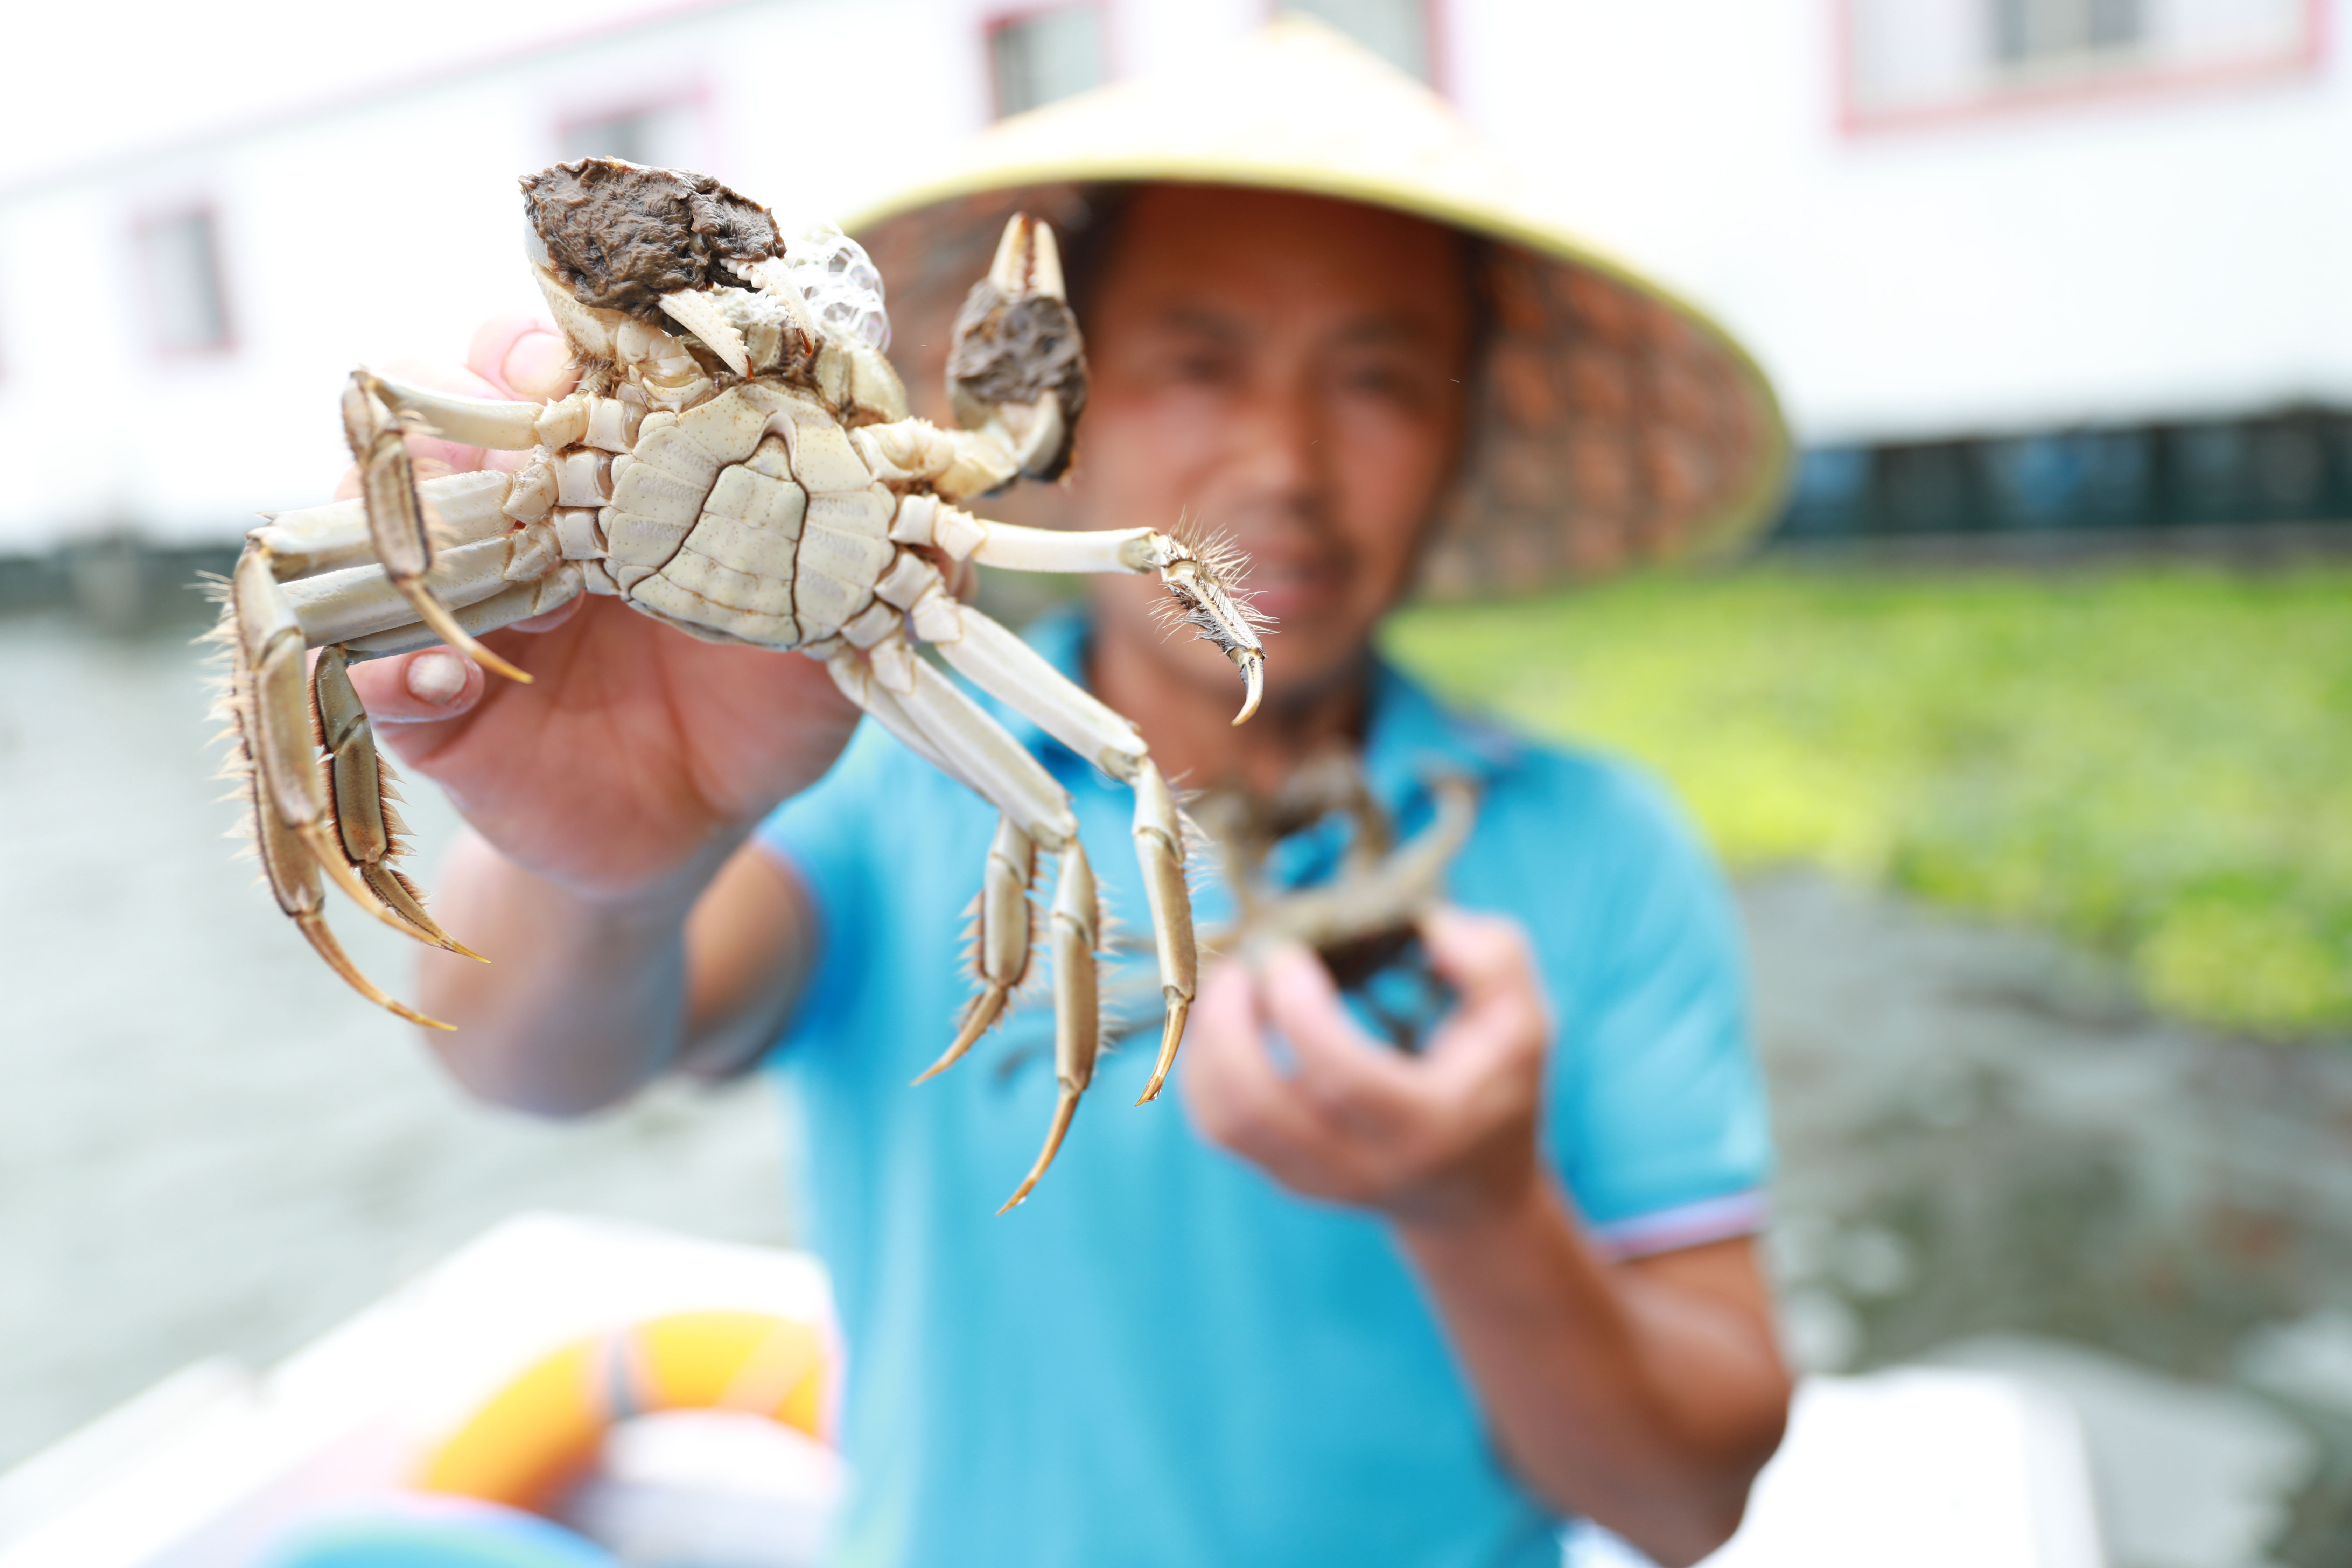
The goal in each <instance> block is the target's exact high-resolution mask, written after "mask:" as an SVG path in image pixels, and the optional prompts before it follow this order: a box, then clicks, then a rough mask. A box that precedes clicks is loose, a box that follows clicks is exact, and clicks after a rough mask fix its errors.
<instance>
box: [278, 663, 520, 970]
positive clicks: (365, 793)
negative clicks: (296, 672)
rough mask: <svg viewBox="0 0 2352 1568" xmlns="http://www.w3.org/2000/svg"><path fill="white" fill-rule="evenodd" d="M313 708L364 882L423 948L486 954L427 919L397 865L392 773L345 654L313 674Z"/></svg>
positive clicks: (345, 835)
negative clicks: (388, 786) (389, 786)
mask: <svg viewBox="0 0 2352 1568" xmlns="http://www.w3.org/2000/svg"><path fill="white" fill-rule="evenodd" d="M310 701H311V706H312V707H313V709H314V710H316V712H317V715H318V723H319V738H320V740H321V741H322V742H325V744H326V747H327V781H328V785H329V790H330V804H331V806H332V807H333V811H334V817H335V827H336V830H337V832H338V834H339V835H340V837H341V844H342V850H343V854H344V855H345V857H346V858H348V859H349V861H350V863H351V865H352V868H354V869H356V870H357V871H358V872H359V875H360V879H361V880H362V881H363V882H365V883H366V884H367V885H368V887H369V888H370V889H372V890H373V892H374V893H375V896H376V898H377V899H378V900H380V901H381V902H382V903H383V906H384V908H386V909H387V910H391V911H392V913H393V915H394V917H395V919H396V920H397V921H398V922H399V923H400V924H401V925H402V926H404V928H406V930H407V931H408V934H409V935H411V936H413V937H415V938H416V939H417V940H418V941H420V942H431V943H432V944H433V945H434V946H436V947H440V948H446V949H447V950H448V951H449V952H462V953H464V954H465V955H466V956H467V957H468V958H479V957H480V956H481V954H479V953H478V952H474V951H473V950H472V949H470V948H468V947H467V946H466V945H465V944H464V943H462V942H457V941H455V940H454V939H452V938H451V937H450V935H449V933H448V932H446V931H443V930H442V929H441V928H440V926H438V925H437V924H436V923H435V922H434V920H433V917H432V916H430V915H428V914H426V913H425V905H424V901H423V899H422V897H421V896H420V895H419V893H418V892H417V890H416V884H415V883H414V882H411V881H410V880H409V879H407V878H406V877H404V876H403V875H401V874H400V872H399V871H398V870H397V869H396V868H394V866H393V864H392V860H393V858H394V856H396V855H397V854H399V852H400V848H401V842H400V826H401V825H400V818H399V817H398V816H396V815H395V814H394V812H393V809H392V803H391V801H390V800H389V799H387V798H386V796H385V795H384V782H385V778H386V775H387V773H388V772H389V770H387V769H386V768H385V766H384V764H383V758H382V757H381V756H379V755H378V754H377V752H376V749H375V732H374V730H373V727H372V726H371V725H370V724H369V723H368V716H367V710H366V709H365V708H364V707H362V705H361V703H360V697H359V693H358V692H357V691H355V690H353V689H352V678H351V672H350V670H349V668H347V661H346V659H345V658H344V654H343V650H342V648H341V647H330V648H328V649H326V650H325V651H324V652H322V653H320V655H319V659H318V663H317V664H316V665H315V666H313V667H312V669H311V673H310Z"/></svg>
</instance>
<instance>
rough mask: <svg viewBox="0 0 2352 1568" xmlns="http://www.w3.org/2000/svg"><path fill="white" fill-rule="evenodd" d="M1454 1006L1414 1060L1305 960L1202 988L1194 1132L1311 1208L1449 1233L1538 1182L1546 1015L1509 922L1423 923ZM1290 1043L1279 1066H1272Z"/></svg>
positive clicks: (1188, 1075)
mask: <svg viewBox="0 0 2352 1568" xmlns="http://www.w3.org/2000/svg"><path fill="white" fill-rule="evenodd" d="M1422 929H1423V941H1425V942H1427V943H1428V946H1429V952H1430V956H1431V958H1432V960H1433V962H1434V964H1435V967H1436V969H1437V972H1438V973H1439V974H1441V975H1442V976H1444V979H1445V980H1446V981H1447V982H1448V983H1450V984H1452V985H1453V986H1454V989H1455V991H1456V992H1458V993H1459V994H1460V997H1461V1001H1460V1004H1459V1005H1458V1006H1457V1007H1456V1008H1455V1010H1454V1012H1453V1013H1452V1014H1451V1015H1449V1016H1447V1018H1446V1019H1445V1021H1444V1023H1443V1024H1441V1025H1440V1026H1438V1029H1437V1031H1436V1033H1435V1035H1434V1036H1433V1037H1432V1038H1431V1040H1430V1042H1429V1047H1428V1049H1427V1050H1426V1051H1425V1052H1424V1053H1423V1054H1422V1055H1421V1056H1419V1057H1408V1056H1404V1055H1401V1054H1400V1053H1398V1052H1397V1051H1396V1050H1394V1049H1392V1048H1391V1047H1388V1046H1386V1045H1384V1044H1382V1043H1381V1042H1379V1041H1377V1040H1375V1039H1373V1038H1372V1037H1370V1036H1369V1035H1367V1034H1366V1033H1365V1032H1364V1031H1363V1030H1362V1029H1360V1028H1359V1027H1358V1026H1357V1025H1356V1023H1355V1021H1354V1020H1353V1019H1352V1018H1350V1017H1349V1016H1348V1014H1347V1012H1346V1011H1345V1010H1344V1009H1343V1008H1342V1007H1341V1005H1340V1003H1339V994H1338V992H1337V991H1336V990H1335V989H1334V988H1333V986H1332V984H1331V977H1330V976H1329V974H1328V973H1326V972H1325V971H1324V968H1323V966H1322V965H1321V964H1320V963H1318V962H1316V960H1315V958H1314V956H1313V955H1312V954H1310V953H1308V952H1307V951H1306V950H1305V949H1303V948H1298V947H1289V948H1285V949H1280V950H1277V951H1276V952H1275V953H1274V954H1273V956H1272V957H1271V958H1269V959H1268V960H1267V961H1266V963H1265V966H1264V969H1263V971H1262V973H1259V974H1258V975H1256V976H1255V977H1254V976H1252V975H1251V974H1250V973H1249V972H1248V971H1247V970H1246V969H1244V967H1243V966H1242V965H1241V964H1240V963H1226V964H1224V965H1223V967H1221V968H1220V969H1218V970H1217V972H1216V973H1213V974H1212V975H1211V976H1210V978H1209V983H1208V986H1207V988H1206V990H1205V991H1204V993H1203V994H1202V998H1201V1005H1200V1010H1199V1012H1198V1013H1197V1014H1196V1015H1195V1023H1194V1026H1193V1028H1192V1041H1191V1043H1190V1045H1189V1046H1188V1047H1187V1048H1186V1051H1185V1055H1184V1058H1183V1061H1184V1071H1183V1078H1182V1087H1183V1093H1184V1100H1185V1104H1186V1106H1187V1107H1188V1109H1189V1110H1191V1112H1192V1120H1193V1122H1194V1124H1195V1125H1196V1126H1198V1127H1199V1128H1200V1130H1201V1131H1202V1134H1203V1135H1204V1136H1205V1137H1207V1138H1208V1139H1209V1140H1210V1141H1211V1142H1214V1143H1218V1144H1221V1145H1223V1147H1225V1148H1227V1149H1230V1150H1232V1151H1233V1152H1234V1153H1236V1154H1239V1155H1241V1156H1242V1157H1243V1158H1244V1159H1246V1160H1248V1161H1250V1162H1251V1163H1254V1164H1256V1165H1258V1166H1260V1167H1262V1168H1263V1169H1265V1171H1266V1173H1268V1174H1270V1175H1272V1176H1273V1177H1274V1178H1275V1179H1276V1181H1278V1182H1280V1183H1282V1184H1283V1185H1285V1186H1286V1187H1288V1188H1290V1189H1291V1190H1292V1191H1294V1192H1297V1193H1299V1194H1303V1195H1305V1196H1307V1197H1314V1198H1324V1199H1328V1200H1331V1201H1334V1202H1338V1203H1345V1204H1353V1205H1360V1206H1363V1207H1368V1208H1375V1209H1379V1210H1381V1211H1382V1212H1383V1213H1385V1214H1387V1215H1390V1216H1391V1217H1392V1218H1396V1219H1399V1220H1405V1221H1413V1222H1423V1223H1428V1222H1436V1223H1444V1221H1445V1220H1447V1219H1449V1218H1452V1217H1455V1216H1466V1215H1470V1214H1472V1213H1474V1212H1475V1211H1477V1210H1480V1209H1491V1210H1501V1209H1505V1208H1508V1207H1509V1206H1511V1205H1514V1204H1516V1203H1517V1202H1519V1201H1520V1200H1521V1199H1522V1198H1523V1197H1524V1196H1525V1194H1527V1192H1528V1189H1529V1187H1530V1186H1531V1185H1532V1184H1536V1183H1537V1182H1538V1181H1539V1180H1540V1170H1541V1167H1540V1164H1539V1162H1538V1158H1537V1154H1536V1124H1537V1119H1538V1112H1539V1110H1540V1107H1541V1100H1542V1087H1543V1064H1544V1051H1545V1047H1546V1046H1547V1045H1548V1044H1549V1040H1550V1037H1551V1019H1550V1016H1549V1010H1548V1008H1547V1007H1546V1005H1545V1004H1544V1000H1543V997H1542V994H1541V991H1540V989H1539V988H1538V984H1537V982H1536V977H1535V971H1534V965H1533V963H1532V962H1531V960H1530V958H1529V955H1528V945H1527V939H1526V937H1525V936H1524V935H1523V934H1522V933H1521V932H1520V930H1519V928H1518V926H1517V924H1516V923H1514V922H1513V921H1508V920H1504V919H1501V918H1499V917H1496V916H1492V915H1476V914H1469V913H1465V912H1464V911H1462V910H1438V911H1436V912H1434V913H1433V914H1432V915H1431V916H1430V917H1429V918H1428V920H1427V921H1424V922H1423V928H1422ZM1283 1046H1287V1047H1288V1054H1289V1056H1290V1057H1291V1058H1292V1061H1291V1064H1290V1068H1289V1070H1288V1071H1285V1070H1284V1069H1283V1068H1281V1067H1278V1066H1277V1065H1276V1059H1275V1056H1276V1051H1278V1050H1279V1049H1280V1048H1281V1047H1283Z"/></svg>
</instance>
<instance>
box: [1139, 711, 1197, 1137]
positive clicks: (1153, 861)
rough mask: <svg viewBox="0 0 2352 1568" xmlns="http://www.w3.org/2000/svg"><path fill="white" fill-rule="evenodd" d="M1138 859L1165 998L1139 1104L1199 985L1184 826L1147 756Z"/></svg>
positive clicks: (1177, 1037)
mask: <svg viewBox="0 0 2352 1568" xmlns="http://www.w3.org/2000/svg"><path fill="white" fill-rule="evenodd" d="M1134 784H1135V858H1136V859H1137V860H1138V861H1139V863H1140V864H1141V866H1142V868H1143V897H1144V900H1145V901H1146V902H1148V903H1149V904H1150V906H1151V936H1152V941H1153V942H1154V943H1155V944H1156V945H1157V946H1158V948H1159V957H1160V995H1161V997H1162V998H1163V999H1164V1000H1165V1001H1166V1003H1167V1008H1168V1011H1167V1017H1166V1021H1165V1022H1164V1023H1163V1024H1162V1025H1161V1026H1160V1055H1159V1058H1157V1059H1156V1060H1154V1061H1153V1062H1152V1064H1151V1079H1150V1081H1149V1082H1148V1083H1146V1084H1145V1085H1144V1086H1143V1093H1142V1094H1141V1095H1139V1096H1138V1097H1137V1099H1136V1101H1135V1103H1136V1104H1138V1105H1141V1104H1144V1103H1145V1102H1146V1101H1148V1100H1157V1099H1159V1098H1160V1088H1161V1086H1162V1085H1164V1084H1166V1083H1167V1081H1168V1069H1169V1068H1172V1067H1174V1066H1175V1065H1176V1047H1178V1046H1179V1045H1181V1044H1182V1043H1183V1039H1184V1020H1185V1018H1186V1016H1188V1015H1189V1014H1190V1013H1191V1012H1192V998H1193V996H1194V994H1196V993H1197V992H1198V990H1199V986H1200V963H1201V955H1200V949H1199V946H1198V944H1197V943H1196V942H1194V941H1193V937H1192V890H1191V889H1189V888H1188V887H1186V886H1185V882H1184V827H1183V823H1182V820H1181V818H1180V817H1179V816H1177V814H1176V797H1175V796H1174V795H1171V793H1170V792H1169V789H1168V781H1167V780H1166V779H1164V778H1162V777H1160V769H1159V768H1158V766H1156V765H1155V764H1154V763H1152V761H1151V759H1150V758H1149V757H1146V758H1144V759H1143V760H1142V762H1141V763H1139V764H1138V765H1137V768H1136V773H1135V779H1134Z"/></svg>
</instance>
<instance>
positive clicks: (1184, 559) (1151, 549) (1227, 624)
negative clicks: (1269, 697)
mask: <svg viewBox="0 0 2352 1568" xmlns="http://www.w3.org/2000/svg"><path fill="white" fill-rule="evenodd" d="M1136 543H1137V549H1136V552H1135V553H1136V557H1137V559H1138V561H1139V565H1140V566H1144V567H1152V566H1156V567H1158V568H1159V569H1160V583H1161V584H1163V585H1165V586H1166V588H1167V589H1168V595H1169V599H1170V601H1171V604H1170V607H1171V609H1172V610H1173V611H1174V613H1175V618H1176V619H1177V620H1178V621H1181V623H1183V624H1184V625H1186V626H1191V627H1192V629H1193V630H1194V631H1196V632H1199V633H1200V634H1201V635H1202V637H1205V638H1207V639H1208V640H1209V641H1210V642H1212V643H1214V644H1215V645H1216V647H1217V651H1218V652H1219V653H1222V654H1223V655H1224V656H1225V657H1226V658H1229V659H1231V660H1233V663H1234V668H1235V669H1238V670H1240V671H1241V674H1242V688H1243V690H1242V710H1241V711H1240V712H1239V713H1236V714H1234V723H1235V724H1245V723H1247V722H1249V718H1250V715H1251V714H1253V713H1255V712H1256V711H1257V706H1258V703H1259V702H1260V701H1261V700H1264V699H1265V644H1263V643H1261V642H1260V641H1258V636H1257V634H1258V628H1260V627H1261V626H1265V624H1266V620H1265V616H1263V615H1261V614H1259V613H1258V612H1257V611H1256V610H1255V609H1252V608H1251V607H1250V603H1249V600H1248V597H1247V596H1246V595H1244V594H1243V593H1242V592H1241V591H1240V588H1241V580H1242V575H1243V573H1244V570H1245V569H1246V563H1244V561H1243V559H1242V554H1241V552H1240V551H1238V550H1235V549H1234V547H1233V546H1232V545H1231V544H1229V543H1227V542H1225V541H1223V540H1222V539H1210V540H1202V541H1197V542H1196V541H1192V540H1187V539H1183V538H1180V537H1179V536H1177V535H1175V534H1171V533H1157V532H1145V533H1143V534H1140V535H1139V536H1138V539H1137V542H1136Z"/></svg>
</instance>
